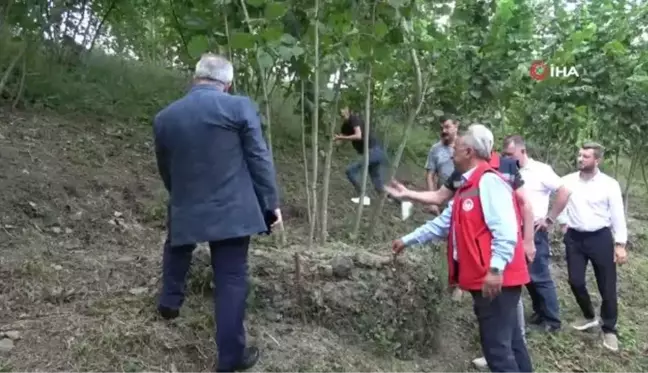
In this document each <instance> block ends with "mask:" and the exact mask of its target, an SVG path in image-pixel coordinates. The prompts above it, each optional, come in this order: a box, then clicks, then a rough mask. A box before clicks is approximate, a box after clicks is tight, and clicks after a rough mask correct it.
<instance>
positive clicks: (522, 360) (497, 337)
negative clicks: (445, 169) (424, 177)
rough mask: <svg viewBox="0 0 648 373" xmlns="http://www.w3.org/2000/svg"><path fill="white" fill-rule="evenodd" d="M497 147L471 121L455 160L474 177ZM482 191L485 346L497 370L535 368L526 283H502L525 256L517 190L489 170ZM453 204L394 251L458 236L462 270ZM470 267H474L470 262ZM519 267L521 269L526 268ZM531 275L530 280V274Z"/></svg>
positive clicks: (480, 315)
mask: <svg viewBox="0 0 648 373" xmlns="http://www.w3.org/2000/svg"><path fill="white" fill-rule="evenodd" d="M492 147H493V135H492V133H491V132H490V130H488V129H487V128H486V127H484V126H482V125H473V126H471V127H470V128H469V129H468V131H467V133H466V134H464V135H463V136H461V137H460V138H459V139H458V140H457V143H456V145H455V155H454V162H455V167H456V168H457V170H459V171H460V172H463V175H462V177H463V180H464V181H466V180H468V179H469V178H470V176H471V175H472V174H473V172H475V170H476V168H477V166H478V165H480V164H483V163H484V161H485V160H487V159H488V157H489V156H490V153H491V151H492ZM478 193H479V202H480V204H481V208H482V211H483V218H484V222H485V224H486V226H487V227H488V229H489V230H490V233H491V235H492V241H491V250H492V254H491V259H490V263H489V268H490V270H489V271H488V272H487V274H486V276H485V278H484V280H483V285H482V289H481V291H471V295H472V296H473V303H474V310H475V315H476V316H477V320H478V323H479V331H480V337H481V338H480V340H481V345H482V351H483V353H484V357H485V358H486V361H487V363H488V367H489V368H490V370H491V371H492V372H531V371H532V370H533V368H532V364H531V359H530V357H529V354H528V351H527V349H526V344H525V342H524V339H523V337H522V332H521V330H520V325H519V320H518V317H517V312H516V309H517V304H518V302H519V300H520V295H521V291H522V285H519V286H518V285H515V286H506V287H503V286H502V285H503V272H504V271H505V269H506V268H507V266H508V265H509V264H511V263H512V262H513V259H514V256H515V255H522V256H523V255H524V251H523V248H522V246H521V245H518V238H519V237H520V234H519V229H520V224H519V223H518V218H517V215H516V210H515V209H516V207H515V205H514V198H513V194H512V193H513V191H512V188H511V187H510V185H509V184H508V183H507V182H506V181H505V180H504V179H502V178H501V177H499V176H498V175H497V174H495V173H492V172H486V173H484V174H483V175H482V176H481V178H480V179H479V185H478ZM464 202H466V201H464ZM453 207H454V204H453V203H450V204H449V206H448V207H447V208H446V209H445V210H444V211H443V213H442V214H441V215H439V216H438V217H436V218H435V219H433V220H430V221H428V222H427V223H426V224H424V225H423V226H421V227H419V228H417V229H416V230H414V231H413V232H411V233H409V234H407V235H405V236H403V237H402V238H400V239H398V240H395V241H394V242H393V244H392V249H393V251H394V252H395V253H396V254H399V253H401V252H402V251H403V249H404V248H405V247H407V246H411V245H415V244H424V243H427V242H431V241H439V240H443V239H445V238H448V239H452V240H453V245H452V247H453V253H452V254H453V258H454V262H455V270H454V273H455V275H456V274H457V272H458V268H459V265H460V263H461V258H459V256H458V255H457V252H458V250H457V243H458V238H457V234H456V232H455V229H453V231H452V232H449V229H450V222H451V216H452V209H453ZM467 207H468V209H472V205H470V206H467V205H466V204H465V203H464V204H462V206H461V207H460V208H462V209H463V210H464V211H469V210H468V209H467ZM464 242H465V241H464ZM464 260H465V259H464ZM522 260H523V261H524V258H522ZM519 263H520V262H519V258H516V265H517V264H519ZM522 263H523V264H524V266H523V268H522V270H523V271H526V264H525V262H522ZM464 270H471V268H470V267H468V266H467V265H466V266H464ZM516 270H518V271H519V270H520V268H517V269H516ZM525 276H526V278H527V279H528V273H526V274H525Z"/></svg>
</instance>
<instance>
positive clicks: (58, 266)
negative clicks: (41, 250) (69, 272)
mask: <svg viewBox="0 0 648 373" xmlns="http://www.w3.org/2000/svg"><path fill="white" fill-rule="evenodd" d="M52 268H54V270H55V271H60V270H62V269H63V266H62V265H60V264H53V265H52Z"/></svg>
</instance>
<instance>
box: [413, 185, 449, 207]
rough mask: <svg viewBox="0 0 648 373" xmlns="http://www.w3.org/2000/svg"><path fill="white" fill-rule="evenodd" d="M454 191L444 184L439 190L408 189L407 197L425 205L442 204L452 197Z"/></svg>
mask: <svg viewBox="0 0 648 373" xmlns="http://www.w3.org/2000/svg"><path fill="white" fill-rule="evenodd" d="M452 194H453V193H452V191H451V190H449V189H448V188H446V187H445V185H444V186H442V187H441V189H439V190H432V191H430V190H427V191H422V192H419V191H416V190H409V189H408V190H407V192H406V194H405V198H406V199H408V200H410V201H412V202H418V203H422V204H425V205H442V204H444V203H446V202H447V201H448V200H450V198H452Z"/></svg>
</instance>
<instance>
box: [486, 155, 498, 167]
mask: <svg viewBox="0 0 648 373" xmlns="http://www.w3.org/2000/svg"><path fill="white" fill-rule="evenodd" d="M488 164H489V165H490V166H491V167H493V168H494V169H496V170H497V169H498V168H499V166H500V155H499V153H498V152H491V157H490V160H489V161H488Z"/></svg>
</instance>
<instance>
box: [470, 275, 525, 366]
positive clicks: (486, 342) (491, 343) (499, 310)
mask: <svg viewBox="0 0 648 373" xmlns="http://www.w3.org/2000/svg"><path fill="white" fill-rule="evenodd" d="M470 293H471V294H472V297H473V310H474V311H475V316H477V322H478V324H479V339H480V344H481V347H482V352H483V353H484V357H485V358H486V362H487V363H488V368H489V369H490V371H491V372H532V371H533V366H532V364H531V358H530V357H529V352H528V351H527V348H526V343H525V342H524V338H523V337H522V332H521V329H520V324H519V319H518V312H517V310H518V304H519V302H520V295H521V294H522V287H521V286H515V287H506V288H502V292H501V293H500V294H499V295H497V296H496V297H495V298H493V299H489V298H486V297H484V296H483V295H482V292H481V291H471V292H470Z"/></svg>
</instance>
